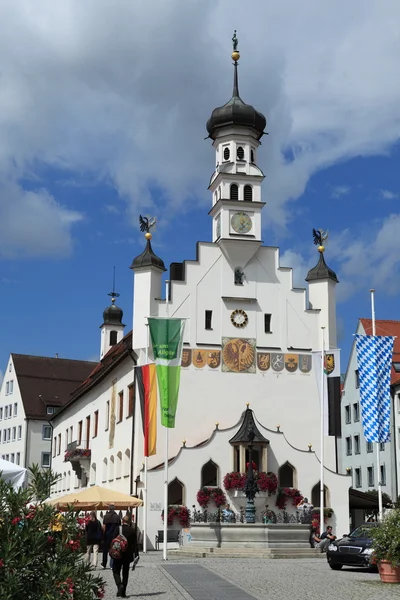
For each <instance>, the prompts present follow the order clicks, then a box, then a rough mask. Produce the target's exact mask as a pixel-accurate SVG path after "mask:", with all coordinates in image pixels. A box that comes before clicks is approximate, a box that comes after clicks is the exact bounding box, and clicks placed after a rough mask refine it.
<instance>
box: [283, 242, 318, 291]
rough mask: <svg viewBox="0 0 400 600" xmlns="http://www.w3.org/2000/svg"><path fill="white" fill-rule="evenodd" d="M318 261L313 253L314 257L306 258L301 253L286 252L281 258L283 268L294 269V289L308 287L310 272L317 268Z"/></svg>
mask: <svg viewBox="0 0 400 600" xmlns="http://www.w3.org/2000/svg"><path fill="white" fill-rule="evenodd" d="M317 261H318V256H317V257H316V253H315V252H314V253H313V256H311V255H310V256H308V257H304V256H303V255H302V254H301V253H300V252H295V251H294V250H285V252H283V253H282V255H281V256H280V258H279V264H280V266H281V267H291V268H292V269H293V274H292V277H293V287H297V288H304V287H306V283H305V279H306V276H307V273H308V271H309V270H310V269H311V268H312V267H313V266H315V264H316V263H317Z"/></svg>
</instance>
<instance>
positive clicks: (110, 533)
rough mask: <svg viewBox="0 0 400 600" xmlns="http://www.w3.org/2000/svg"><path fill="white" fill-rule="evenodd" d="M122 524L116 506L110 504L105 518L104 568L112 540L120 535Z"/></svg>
mask: <svg viewBox="0 0 400 600" xmlns="http://www.w3.org/2000/svg"><path fill="white" fill-rule="evenodd" d="M120 525H121V519H120V518H119V516H118V515H117V513H116V512H115V506H114V504H110V508H109V510H108V511H107V512H106V514H105V516H104V519H103V533H104V540H103V561H102V563H101V564H102V567H103V569H106V568H107V561H108V552H109V550H110V546H111V542H112V541H113V539H114V538H115V537H116V536H117V535H118V533H119V527H120ZM112 566H113V563H112V559H111V562H110V567H111V568H112Z"/></svg>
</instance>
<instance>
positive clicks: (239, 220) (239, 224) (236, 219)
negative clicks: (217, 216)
mask: <svg viewBox="0 0 400 600" xmlns="http://www.w3.org/2000/svg"><path fill="white" fill-rule="evenodd" d="M231 227H232V229H233V231H234V232H235V233H242V234H243V233H249V231H250V230H251V228H252V227H253V222H252V220H251V217H249V215H248V214H247V213H245V212H237V213H235V214H234V215H233V216H232V218H231Z"/></svg>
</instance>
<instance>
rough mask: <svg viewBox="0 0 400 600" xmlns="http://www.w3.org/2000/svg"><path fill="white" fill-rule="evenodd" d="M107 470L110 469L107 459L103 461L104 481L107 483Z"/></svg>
mask: <svg viewBox="0 0 400 600" xmlns="http://www.w3.org/2000/svg"><path fill="white" fill-rule="evenodd" d="M107 469H108V460H107V459H106V458H105V459H104V460H103V473H102V481H103V482H104V481H107Z"/></svg>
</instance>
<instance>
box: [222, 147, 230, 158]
mask: <svg viewBox="0 0 400 600" xmlns="http://www.w3.org/2000/svg"><path fill="white" fill-rule="evenodd" d="M230 155H231V153H230V151H229V148H224V160H229V157H230Z"/></svg>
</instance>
